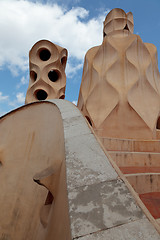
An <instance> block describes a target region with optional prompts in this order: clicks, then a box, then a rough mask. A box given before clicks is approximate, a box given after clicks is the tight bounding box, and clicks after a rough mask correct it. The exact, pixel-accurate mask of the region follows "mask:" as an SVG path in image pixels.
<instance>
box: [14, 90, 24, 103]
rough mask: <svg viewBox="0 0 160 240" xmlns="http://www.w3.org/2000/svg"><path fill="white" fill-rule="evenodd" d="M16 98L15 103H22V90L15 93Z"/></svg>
mask: <svg viewBox="0 0 160 240" xmlns="http://www.w3.org/2000/svg"><path fill="white" fill-rule="evenodd" d="M16 98H17V103H20V104H24V101H25V95H24V93H23V92H19V93H17V94H16Z"/></svg>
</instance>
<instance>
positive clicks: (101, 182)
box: [52, 100, 159, 240]
mask: <svg viewBox="0 0 160 240" xmlns="http://www.w3.org/2000/svg"><path fill="white" fill-rule="evenodd" d="M52 102H53V103H55V104H56V105H57V106H58V107H59V110H60V112H61V115H62V119H63V126H64V136H65V153H66V171H67V189H68V200H69V215H70V222H71V232H72V239H82V240H95V239H96V240H98V239H101V240H103V239H104V240H107V239H109V240H112V239H113V240H116V239H117V240H118V239H120V240H122V239H127V240H128V239H130V240H136V239H137V240H138V239H142V240H144V239H147V240H149V239H154V240H157V239H159V235H158V234H157V232H156V230H155V229H154V227H153V225H152V224H151V223H150V222H149V221H148V220H146V217H145V216H144V214H143V212H142V211H141V209H140V208H139V207H138V205H137V203H136V202H135V200H134V198H133V197H132V195H131V194H130V192H129V190H128V188H127V187H126V185H125V183H124V182H123V181H122V180H120V179H119V177H118V175H117V173H116V172H115V169H114V168H113V167H112V165H111V163H110V161H109V159H108V158H107V156H106V154H105V152H104V151H103V149H102V148H101V145H100V144H99V143H98V142H97V139H96V138H95V136H94V134H93V132H92V130H91V129H90V128H89V126H88V124H87V122H86V120H85V118H84V117H83V116H82V114H81V113H80V111H79V110H78V109H77V107H76V106H75V105H73V104H72V103H70V102H68V101H65V100H53V101H52ZM141 223H142V224H141ZM149 234H150V235H149ZM151 236H152V237H151Z"/></svg>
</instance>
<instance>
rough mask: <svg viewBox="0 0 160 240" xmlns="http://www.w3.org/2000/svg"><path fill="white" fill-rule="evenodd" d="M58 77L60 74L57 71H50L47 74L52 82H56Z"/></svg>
mask: <svg viewBox="0 0 160 240" xmlns="http://www.w3.org/2000/svg"><path fill="white" fill-rule="evenodd" d="M59 76H60V72H59V71H57V70H51V71H50V72H49V73H48V78H49V79H50V80H51V81H52V82H56V81H57V80H58V79H59Z"/></svg>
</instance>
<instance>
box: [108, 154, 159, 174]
mask: <svg viewBox="0 0 160 240" xmlns="http://www.w3.org/2000/svg"><path fill="white" fill-rule="evenodd" d="M108 153H109V154H110V156H111V157H112V159H113V160H114V161H115V163H116V164H117V166H118V167H119V168H120V170H121V171H122V172H123V173H124V174H131V173H147V172H149V173H160V153H153V152H121V151H109V152H108Z"/></svg>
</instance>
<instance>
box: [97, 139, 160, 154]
mask: <svg viewBox="0 0 160 240" xmlns="http://www.w3.org/2000/svg"><path fill="white" fill-rule="evenodd" d="M100 141H101V142H102V144H103V145H104V147H105V148H106V150H108V151H125V152H157V153H160V140H137V139H118V138H100Z"/></svg>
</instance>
